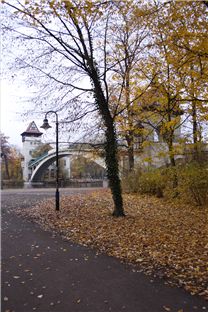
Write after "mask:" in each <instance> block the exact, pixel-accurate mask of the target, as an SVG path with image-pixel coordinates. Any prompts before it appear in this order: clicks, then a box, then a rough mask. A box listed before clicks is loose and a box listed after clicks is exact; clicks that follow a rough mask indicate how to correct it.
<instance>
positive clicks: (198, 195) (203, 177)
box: [178, 164, 208, 206]
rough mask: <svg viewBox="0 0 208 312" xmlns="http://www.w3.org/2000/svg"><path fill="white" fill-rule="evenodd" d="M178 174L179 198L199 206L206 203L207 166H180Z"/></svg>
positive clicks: (207, 189)
mask: <svg viewBox="0 0 208 312" xmlns="http://www.w3.org/2000/svg"><path fill="white" fill-rule="evenodd" d="M178 176H179V192H180V196H181V198H183V199H184V200H185V201H186V202H191V203H193V202H194V203H195V204H196V205H199V206H202V205H204V204H206V203H208V166H201V165H199V164H189V165H186V166H184V167H183V168H181V170H180V173H179V174H178Z"/></svg>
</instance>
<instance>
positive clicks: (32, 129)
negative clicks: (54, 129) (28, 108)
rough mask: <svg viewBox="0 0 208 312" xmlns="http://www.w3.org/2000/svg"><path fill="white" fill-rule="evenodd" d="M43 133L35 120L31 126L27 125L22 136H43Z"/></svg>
mask: <svg viewBox="0 0 208 312" xmlns="http://www.w3.org/2000/svg"><path fill="white" fill-rule="evenodd" d="M42 134H43V133H42V132H40V131H39V129H38V127H37V126H36V123H35V122H34V121H32V122H31V123H30V124H29V126H28V127H27V129H26V130H25V131H24V132H23V133H21V136H36V137H39V136H41V135H42Z"/></svg>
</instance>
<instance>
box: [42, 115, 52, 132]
mask: <svg viewBox="0 0 208 312" xmlns="http://www.w3.org/2000/svg"><path fill="white" fill-rule="evenodd" d="M40 128H43V129H44V130H47V129H49V128H52V127H51V126H50V125H49V123H48V119H47V118H45V119H44V120H43V125H42V126H41V127H40Z"/></svg>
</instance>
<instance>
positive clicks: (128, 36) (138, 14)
mask: <svg viewBox="0 0 208 312" xmlns="http://www.w3.org/2000/svg"><path fill="white" fill-rule="evenodd" d="M147 18H148V11H147V10H146V7H145V6H144V5H143V6H142V5H141V4H138V3H136V4H135V3H134V2H132V1H131V2H128V1H124V2H120V3H119V11H118V17H117V19H116V20H115V21H113V22H112V23H111V25H110V29H111V32H112V34H111V36H112V37H113V44H112V48H111V53H110V56H109V57H111V58H112V60H113V61H114V62H115V64H116V66H115V67H114V68H113V71H114V74H113V76H112V83H111V89H110V91H111V93H110V95H111V97H110V100H111V105H112V107H113V109H114V112H115V113H114V114H115V116H116V124H117V129H118V133H119V136H120V138H121V139H122V140H123V141H125V142H126V145H127V153H128V162H129V171H132V170H133V169H134V147H135V136H136V135H138V131H140V130H141V129H138V127H137V124H138V120H137V121H136V122H135V114H137V106H138V99H139V97H140V96H141V94H142V92H144V91H145V90H146V89H147V88H148V86H145V87H144V80H143V78H144V77H143V76H142V73H141V71H140V69H139V64H140V61H141V59H143V58H145V52H146V48H147V46H148V44H149V41H148V28H147V23H146V21H147ZM137 116H138V114H137Z"/></svg>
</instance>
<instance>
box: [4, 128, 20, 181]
mask: <svg viewBox="0 0 208 312" xmlns="http://www.w3.org/2000/svg"><path fill="white" fill-rule="evenodd" d="M8 139H9V138H8V137H7V136H5V135H4V134H3V133H1V159H2V162H1V178H2V180H3V179H7V180H15V181H20V180H22V168H21V154H20V152H19V151H18V150H17V149H16V148H15V147H13V146H11V145H10V144H9V141H8Z"/></svg>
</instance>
